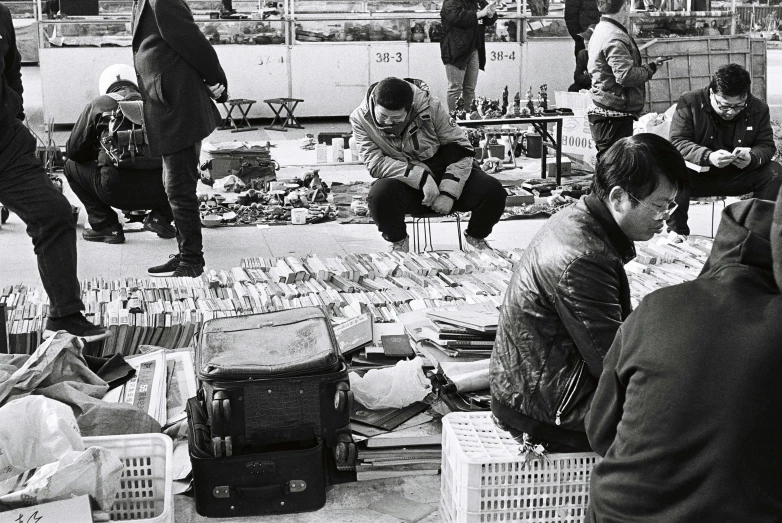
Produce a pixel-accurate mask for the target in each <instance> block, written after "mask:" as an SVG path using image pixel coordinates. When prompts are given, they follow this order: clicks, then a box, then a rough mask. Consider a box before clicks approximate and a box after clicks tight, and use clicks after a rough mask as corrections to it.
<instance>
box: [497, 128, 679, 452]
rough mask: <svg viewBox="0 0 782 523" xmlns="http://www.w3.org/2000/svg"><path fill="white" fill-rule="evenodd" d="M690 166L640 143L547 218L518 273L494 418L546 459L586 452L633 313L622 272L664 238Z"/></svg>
mask: <svg viewBox="0 0 782 523" xmlns="http://www.w3.org/2000/svg"><path fill="white" fill-rule="evenodd" d="M685 177H686V167H685V164H684V160H683V159H682V157H681V155H680V154H679V152H678V151H677V150H676V148H675V147H674V146H673V145H671V143H670V142H668V141H667V140H665V139H664V138H661V137H659V136H656V135H653V134H638V135H635V136H633V137H629V138H623V139H621V140H619V141H618V142H617V143H616V144H614V145H613V146H612V147H611V148H610V149H608V151H607V152H606V154H605V157H604V160H603V161H602V162H600V163H598V166H597V172H596V173H595V179H594V182H593V184H592V193H591V194H589V195H588V196H585V197H583V198H581V200H580V201H579V202H578V203H576V204H575V205H573V206H572V207H569V208H567V209H565V210H563V211H561V212H560V213H558V214H556V215H555V216H554V217H552V218H551V219H550V220H548V222H546V224H545V225H544V226H543V228H542V229H541V230H540V231H539V232H538V234H537V235H536V236H535V237H534V238H533V239H532V242H531V243H530V245H529V247H528V248H527V250H526V251H525V252H524V256H523V257H522V259H521V260H520V261H519V263H518V264H517V266H516V268H515V270H514V273H513V277H512V278H511V282H510V285H509V286H508V290H507V291H506V294H505V299H504V303H503V306H502V308H501V309H500V319H499V327H498V330H497V341H496V343H495V346H494V351H493V352H492V356H491V375H490V385H491V392H492V412H493V414H494V416H495V418H496V419H497V420H498V421H499V422H500V425H501V426H503V427H504V428H507V429H509V430H511V433H514V435H515V436H520V435H521V434H522V433H523V434H525V435H526V436H527V438H525V439H531V440H532V441H538V442H540V443H542V444H543V445H544V447H546V448H547V449H548V450H549V451H551V452H555V451H566V452H567V451H585V450H589V449H590V446H589V442H588V440H587V437H586V434H585V431H584V416H585V415H586V412H587V410H588V408H589V403H590V401H591V399H592V395H593V394H594V392H595V388H596V386H597V380H598V379H599V378H600V373H601V371H602V368H603V357H604V356H605V354H606V352H608V349H609V347H610V346H611V343H612V342H613V340H614V336H615V334H616V331H617V330H618V329H619V326H620V325H621V323H622V322H623V321H624V320H625V319H626V318H627V316H628V315H629V314H630V312H631V309H632V307H631V304H630V288H629V284H628V281H627V274H626V273H625V270H624V265H625V264H626V263H627V262H629V261H630V260H632V259H633V258H634V257H635V247H634V245H633V242H634V241H643V240H648V239H650V238H652V236H654V235H655V234H657V233H660V232H662V230H663V227H664V226H665V220H666V219H667V218H668V217H670V215H671V212H672V211H673V210H674V209H675V203H674V201H675V198H676V193H677V191H678V190H679V189H680V188H681V187H682V186H683V183H684V180H685V179H686V178H685Z"/></svg>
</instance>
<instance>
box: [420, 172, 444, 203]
mask: <svg viewBox="0 0 782 523" xmlns="http://www.w3.org/2000/svg"><path fill="white" fill-rule="evenodd" d="M438 196H440V188H439V187H437V183H435V181H434V178H432V177H431V175H430V176H427V177H426V183H424V201H423V204H424V205H426V206H427V207H431V206H432V204H434V201H435V200H436V199H437V197H438Z"/></svg>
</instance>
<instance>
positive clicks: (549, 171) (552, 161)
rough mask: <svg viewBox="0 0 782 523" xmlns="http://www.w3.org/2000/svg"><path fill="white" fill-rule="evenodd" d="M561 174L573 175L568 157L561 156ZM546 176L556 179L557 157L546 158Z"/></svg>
mask: <svg viewBox="0 0 782 523" xmlns="http://www.w3.org/2000/svg"><path fill="white" fill-rule="evenodd" d="M562 176H563V177H564V176H573V165H572V164H571V162H570V158H565V157H564V156H563V157H562ZM546 177H547V178H552V179H556V177H557V159H556V158H546Z"/></svg>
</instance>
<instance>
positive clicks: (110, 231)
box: [81, 224, 125, 243]
mask: <svg viewBox="0 0 782 523" xmlns="http://www.w3.org/2000/svg"><path fill="white" fill-rule="evenodd" d="M81 236H82V238H84V239H85V240H87V241H88V242H103V243H125V233H124V232H122V225H120V224H116V225H112V226H111V227H106V228H105V229H101V230H99V231H96V230H93V229H84V232H83V233H82V235H81Z"/></svg>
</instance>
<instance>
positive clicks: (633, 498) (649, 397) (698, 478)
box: [586, 198, 782, 523]
mask: <svg viewBox="0 0 782 523" xmlns="http://www.w3.org/2000/svg"><path fill="white" fill-rule="evenodd" d="M772 220H773V225H772ZM780 284H782V198H778V199H777V203H776V210H774V203H773V202H770V201H765V200H759V199H753V200H745V201H742V202H738V203H735V204H733V205H730V206H729V207H728V208H727V209H725V211H724V212H723V218H722V222H721V223H720V228H719V231H718V232H717V237H716V238H715V240H714V246H713V247H712V251H711V255H710V257H709V259H708V261H707V262H706V265H705V266H704V267H703V270H702V272H701V274H700V276H698V278H697V279H696V280H694V281H691V282H687V283H683V284H680V285H674V286H671V287H667V288H665V289H661V290H658V291H655V292H653V293H651V294H650V295H649V296H647V297H646V298H645V299H644V300H643V302H641V305H640V306H639V307H638V308H637V309H636V310H635V312H633V314H632V315H631V316H630V318H629V319H628V320H627V321H626V322H625V323H624V324H623V325H622V327H621V328H620V329H619V332H618V333H617V336H616V340H615V341H614V344H613V346H612V347H611V350H610V351H609V352H608V355H607V356H606V359H605V363H604V370H603V374H602V376H601V377H600V383H599V385H598V387H597V392H595V396H594V398H593V400H592V407H591V409H590V411H589V413H588V415H587V418H586V429H587V435H588V437H589V441H590V443H591V444H592V447H593V448H594V449H595V451H596V452H597V453H598V454H600V455H602V456H604V458H603V460H602V461H601V462H600V463H598V464H597V465H596V466H595V468H594V470H593V471H592V480H591V487H590V491H589V503H590V513H589V514H588V515H587V521H591V522H598V521H599V522H600V523H619V522H622V523H624V522H628V521H633V522H649V523H657V522H663V521H664V522H665V523H694V522H714V521H725V522H728V521H731V522H734V521H735V522H738V521H741V522H744V521H752V522H754V523H760V522H768V523H771V522H779V521H782V445H780V444H779V443H780V441H779V438H780V434H782V401H780V398H782V380H781V379H780V378H779V370H780V369H782V351H780V346H782V345H781V344H782V322H780V321H779V320H780V318H782V295H781V294H780Z"/></svg>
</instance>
